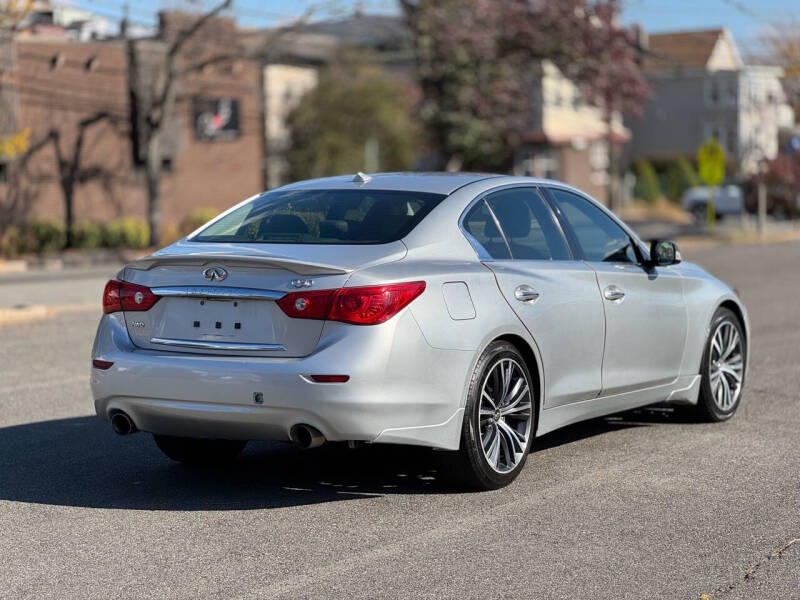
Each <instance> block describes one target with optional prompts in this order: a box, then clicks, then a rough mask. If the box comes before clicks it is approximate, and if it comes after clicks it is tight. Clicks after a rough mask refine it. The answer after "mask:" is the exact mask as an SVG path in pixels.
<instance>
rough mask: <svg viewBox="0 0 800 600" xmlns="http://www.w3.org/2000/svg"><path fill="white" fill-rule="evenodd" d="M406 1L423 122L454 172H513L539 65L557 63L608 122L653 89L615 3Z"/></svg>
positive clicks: (569, 0) (574, 0)
mask: <svg viewBox="0 0 800 600" xmlns="http://www.w3.org/2000/svg"><path fill="white" fill-rule="evenodd" d="M401 4H402V6H403V9H404V12H405V15H406V18H407V21H408V23H409V25H410V27H411V29H412V31H413V33H414V38H415V50H416V58H417V74H418V79H419V84H420V87H421V89H422V94H423V100H422V104H421V107H420V116H421V118H422V120H423V122H424V123H425V125H426V128H427V130H428V132H429V134H430V137H431V141H432V143H433V144H434V145H435V147H436V149H437V150H438V151H439V153H440V154H441V157H442V163H443V164H447V165H448V166H449V167H452V168H461V167H463V168H468V169H476V168H477V169H486V168H489V169H505V168H508V166H509V163H510V160H511V157H512V153H513V147H514V144H515V138H516V136H517V135H518V134H519V132H520V130H521V128H522V127H523V126H524V124H525V121H526V116H527V115H528V102H529V98H530V96H529V94H530V87H531V86H532V85H534V82H533V81H532V80H531V71H532V69H531V66H532V64H533V63H534V62H535V61H538V60H542V59H549V60H551V61H552V62H553V63H554V64H555V65H556V66H558V67H559V69H560V70H561V71H562V72H563V73H564V75H565V76H567V77H569V78H570V79H572V80H573V81H574V82H575V83H576V84H577V85H578V86H579V87H580V88H581V90H582V91H583V93H584V94H585V96H586V98H587V100H588V101H589V102H591V103H592V104H594V105H596V106H598V107H601V108H602V109H603V110H604V114H605V115H606V121H607V123H608V124H609V125H610V124H611V121H612V116H613V115H614V114H615V113H616V112H618V111H633V112H635V111H638V110H641V104H642V102H643V101H644V99H645V97H646V94H647V85H646V83H645V80H644V77H643V76H642V74H641V70H640V69H639V64H638V55H639V53H638V49H637V46H636V43H635V38H634V36H633V33H632V32H631V31H630V30H629V29H625V28H624V27H622V26H621V25H620V24H619V22H618V16H619V5H618V1H617V0H600V1H597V2H590V1H589V0H559V1H558V2H552V1H549V2H548V1H546V0H401ZM609 131H610V127H609ZM615 141H616V140H615Z"/></svg>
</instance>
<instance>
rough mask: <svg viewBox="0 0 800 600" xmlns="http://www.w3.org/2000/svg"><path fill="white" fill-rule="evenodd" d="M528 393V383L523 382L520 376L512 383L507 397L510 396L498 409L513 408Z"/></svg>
mask: <svg viewBox="0 0 800 600" xmlns="http://www.w3.org/2000/svg"><path fill="white" fill-rule="evenodd" d="M527 393H528V384H527V383H525V380H524V379H523V378H522V377H520V378H519V379H518V380H517V382H516V383H515V384H514V387H513V388H512V390H511V394H509V397H510V398H511V399H510V400H509V401H508V402H507V403H505V404H504V405H502V406H501V407H500V410H501V411H502V410H508V409H509V408H513V407H514V406H516V405H517V404H519V402H520V401H521V400H522V399H523V398H524V397H525V396H526V394H527Z"/></svg>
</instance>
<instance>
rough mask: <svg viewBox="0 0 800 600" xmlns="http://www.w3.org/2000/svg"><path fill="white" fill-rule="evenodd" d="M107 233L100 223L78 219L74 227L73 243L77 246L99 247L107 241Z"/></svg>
mask: <svg viewBox="0 0 800 600" xmlns="http://www.w3.org/2000/svg"><path fill="white" fill-rule="evenodd" d="M105 235H106V234H105V231H104V229H103V226H102V225H101V224H100V223H95V222H94V221H78V222H77V223H75V225H73V227H72V245H73V246H74V247H75V248H99V247H100V246H102V245H103V243H104V242H105Z"/></svg>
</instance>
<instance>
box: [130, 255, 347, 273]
mask: <svg viewBox="0 0 800 600" xmlns="http://www.w3.org/2000/svg"><path fill="white" fill-rule="evenodd" d="M209 264H235V265H240V266H251V267H267V268H275V269H280V268H283V269H286V270H288V271H291V272H293V273H297V274H298V275H341V274H348V273H352V272H353V271H354V269H352V268H348V267H337V266H335V265H327V264H323V263H315V262H308V261H303V260H296V259H291V258H284V257H280V256H252V255H237V254H214V253H202V254H161V255H151V256H147V257H145V258H141V259H139V260H136V261H134V262H132V263H129V264H127V265H126V268H130V269H135V270H137V271H149V270H150V269H153V268H154V267H157V266H167V265H172V266H187V267H190V266H204V265H209Z"/></svg>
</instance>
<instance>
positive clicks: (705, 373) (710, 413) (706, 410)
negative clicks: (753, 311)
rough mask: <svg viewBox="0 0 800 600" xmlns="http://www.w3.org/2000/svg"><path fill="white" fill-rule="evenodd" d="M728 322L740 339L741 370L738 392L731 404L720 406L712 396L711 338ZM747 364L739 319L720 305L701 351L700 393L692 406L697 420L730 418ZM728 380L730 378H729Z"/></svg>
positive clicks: (742, 383) (736, 403)
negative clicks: (695, 404) (703, 348)
mask: <svg viewBox="0 0 800 600" xmlns="http://www.w3.org/2000/svg"><path fill="white" fill-rule="evenodd" d="M725 323H729V324H730V325H731V326H732V327H733V328H734V329H735V331H736V333H737V334H738V336H739V339H740V340H741V357H742V372H741V383H740V385H739V389H738V392H737V393H736V396H735V399H734V401H733V403H732V405H731V406H729V407H725V408H723V407H721V406H720V404H719V403H718V402H717V401H716V400H715V398H714V392H713V388H712V382H711V371H712V354H713V351H712V340H713V338H714V335H715V334H716V332H717V331H718V330H719V328H720V326H722V325H723V324H725ZM745 365H747V339H746V338H745V336H744V327H743V326H742V323H741V322H740V321H739V317H738V316H737V315H736V313H734V312H733V311H732V310H730V309H728V308H724V307H720V308H718V309H717V311H716V312H715V313H714V317H713V318H712V319H711V329H710V330H709V334H708V339H707V340H706V347H705V350H704V351H703V360H702V362H701V366H700V376H701V380H700V395H699V396H698V398H697V406H695V407H694V414H695V416H696V418H697V419H698V420H701V421H706V422H720V421H727V420H728V419H730V418H731V417H732V416H733V415H734V414H735V413H736V410H737V409H738V408H739V405H740V404H741V403H742V388H743V387H744V382H745V376H746V372H745V368H744V366H745ZM729 381H730V379H729Z"/></svg>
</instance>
